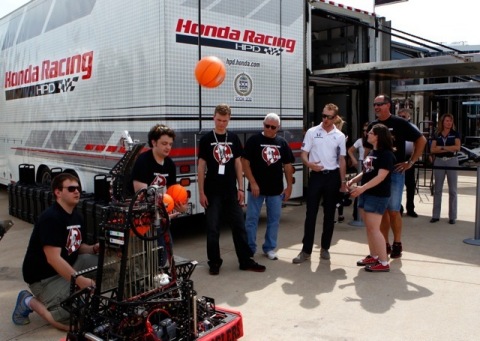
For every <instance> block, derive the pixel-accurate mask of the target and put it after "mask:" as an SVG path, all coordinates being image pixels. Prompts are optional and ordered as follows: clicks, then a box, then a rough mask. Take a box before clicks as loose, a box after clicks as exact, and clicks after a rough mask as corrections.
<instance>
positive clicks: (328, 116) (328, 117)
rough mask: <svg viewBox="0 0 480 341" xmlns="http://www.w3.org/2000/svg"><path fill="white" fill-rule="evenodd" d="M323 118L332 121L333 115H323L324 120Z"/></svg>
mask: <svg viewBox="0 0 480 341" xmlns="http://www.w3.org/2000/svg"><path fill="white" fill-rule="evenodd" d="M325 118H326V119H329V120H333V119H334V118H335V115H325V114H323V115H322V119H325Z"/></svg>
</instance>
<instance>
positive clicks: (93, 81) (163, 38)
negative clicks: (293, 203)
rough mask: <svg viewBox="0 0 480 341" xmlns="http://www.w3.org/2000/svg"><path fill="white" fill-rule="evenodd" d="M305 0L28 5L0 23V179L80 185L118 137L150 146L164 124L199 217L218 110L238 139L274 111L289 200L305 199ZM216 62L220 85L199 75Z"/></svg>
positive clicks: (104, 168)
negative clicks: (199, 177) (206, 150)
mask: <svg viewBox="0 0 480 341" xmlns="http://www.w3.org/2000/svg"><path fill="white" fill-rule="evenodd" d="M307 7H308V6H307V4H306V2H305V1H302V0H289V1H281V0H267V1H260V2H259V1H256V0H245V1H234V0H217V1H205V0H204V1H200V0H178V1H166V0H164V1H161V0H158V1H154V0H138V1H127V0H82V1H78V0H62V1H60V0H32V1H31V2H29V3H27V4H26V5H24V6H23V7H21V8H20V9H18V10H16V11H14V12H12V13H11V14H9V15H7V16H5V17H3V18H2V19H0V47H1V52H0V82H1V84H3V89H2V90H3V91H2V94H1V96H0V183H1V184H4V185H6V184H9V183H12V182H16V181H18V180H19V165H21V164H29V165H34V166H35V180H36V181H37V182H39V183H45V182H48V181H49V180H50V177H51V171H52V169H54V168H57V169H62V170H63V171H67V172H72V173H74V174H76V175H77V176H78V177H79V178H80V181H81V184H82V186H83V189H84V190H86V191H87V192H93V190H94V176H95V175H97V174H102V173H108V172H109V170H110V169H111V168H112V167H113V166H114V165H115V164H116V163H117V162H118V160H119V159H120V158H121V157H122V155H123V154H124V152H125V148H124V146H123V143H122V140H123V139H122V134H123V132H124V131H125V130H127V131H129V132H130V135H131V137H132V138H133V139H134V140H139V141H141V142H147V141H146V136H147V132H148V130H149V129H150V127H152V126H153V125H154V124H156V123H164V124H167V125H168V126H170V127H171V128H173V129H174V130H175V132H176V134H177V139H176V141H175V144H174V149H173V151H172V154H171V156H172V157H173V159H174V161H175V163H176V164H177V167H178V169H177V177H178V179H177V180H178V181H181V183H182V184H184V185H186V187H187V188H188V190H189V191H190V193H191V202H192V212H191V213H193V214H195V213H200V212H202V208H201V206H200V205H199V204H198V200H197V191H196V149H197V141H198V139H199V135H201V134H202V133H204V132H206V131H209V130H210V129H212V127H213V120H212V116H213V110H214V107H215V106H216V105H217V104H219V103H227V104H229V105H230V106H231V107H232V121H231V123H230V126H229V128H230V129H232V130H233V131H235V132H237V133H238V134H239V135H240V136H241V138H242V139H243V140H245V139H246V138H248V137H249V136H250V135H251V134H253V133H255V132H258V131H259V130H261V129H262V120H263V117H264V116H265V115H266V114H267V113H269V112H276V113H277V114H279V115H280V117H281V119H282V131H281V134H283V135H284V137H285V138H286V139H287V141H288V142H289V143H290V145H291V146H292V148H293V150H294V152H295V155H296V157H297V159H296V164H295V169H296V173H295V174H294V176H295V184H294V190H293V193H292V197H299V196H302V194H303V181H302V179H303V177H302V173H303V172H302V168H303V167H302V165H301V161H300V158H299V149H300V146H301V142H302V139H303V128H304V123H303V117H304V115H303V112H304V82H305V76H304V75H305V43H304V42H305V39H304V34H305V13H306V11H305V9H306V8H307ZM207 55H215V56H217V57H219V58H221V59H222V60H223V61H224V63H225V65H226V69H227V74H226V79H225V81H224V83H223V84H222V85H221V86H219V87H218V88H215V89H203V88H200V87H199V86H198V84H197V83H196V81H195V78H194V67H195V64H196V62H197V61H198V60H199V59H200V58H201V57H203V56H207Z"/></svg>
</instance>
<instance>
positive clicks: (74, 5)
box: [45, 0, 96, 32]
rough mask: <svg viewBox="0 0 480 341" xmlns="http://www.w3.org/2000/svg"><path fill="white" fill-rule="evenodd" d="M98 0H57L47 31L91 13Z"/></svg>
mask: <svg viewBox="0 0 480 341" xmlns="http://www.w3.org/2000/svg"><path fill="white" fill-rule="evenodd" d="M95 2H96V0H81V1H79V0H57V1H55V6H54V7H53V10H52V14H51V15H50V19H49V20H48V24H47V27H46V29H45V32H48V31H50V30H53V29H54V28H57V27H59V26H62V25H65V24H68V23H69V22H72V21H74V20H76V19H78V18H81V17H84V16H86V15H89V14H90V12H91V11H92V9H93V6H95Z"/></svg>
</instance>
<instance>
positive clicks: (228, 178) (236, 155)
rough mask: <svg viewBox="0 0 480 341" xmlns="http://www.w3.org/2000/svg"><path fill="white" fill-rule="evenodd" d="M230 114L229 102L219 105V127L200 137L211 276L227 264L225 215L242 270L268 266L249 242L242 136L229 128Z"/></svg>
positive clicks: (200, 177) (200, 176) (215, 117)
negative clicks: (244, 207) (222, 231)
mask: <svg viewBox="0 0 480 341" xmlns="http://www.w3.org/2000/svg"><path fill="white" fill-rule="evenodd" d="M230 117H231V110H230V107H229V106H228V105H226V104H220V105H217V107H216V108H215V113H214V115H213V121H214V124H215V127H214V129H213V131H211V132H209V133H207V134H206V135H204V136H203V137H202V138H201V139H200V144H199V154H198V193H199V196H200V204H201V205H202V207H203V208H205V215H206V225H207V257H208V265H209V267H210V271H209V272H210V274H211V275H218V274H219V273H220V267H221V266H222V263H223V260H222V258H221V256H220V242H219V238H220V218H221V216H222V215H223V216H225V218H226V219H227V220H228V221H229V223H230V226H231V229H232V235H233V243H234V245H235V252H236V254H237V258H238V262H239V263H240V270H249V271H255V272H264V271H265V266H263V265H260V264H258V263H256V262H255V261H254V260H253V259H252V256H253V253H252V251H251V250H250V248H249V246H248V243H247V236H246V233H245V220H244V218H243V210H242V207H241V205H242V204H243V201H244V195H245V193H244V188H243V174H242V173H243V172H242V163H241V161H240V157H241V156H242V145H241V142H240V139H239V138H238V136H237V135H236V134H235V133H233V132H230V131H228V130H227V126H228V123H229V121H230ZM237 184H238V188H237Z"/></svg>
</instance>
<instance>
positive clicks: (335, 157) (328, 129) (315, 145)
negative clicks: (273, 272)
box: [292, 103, 347, 264]
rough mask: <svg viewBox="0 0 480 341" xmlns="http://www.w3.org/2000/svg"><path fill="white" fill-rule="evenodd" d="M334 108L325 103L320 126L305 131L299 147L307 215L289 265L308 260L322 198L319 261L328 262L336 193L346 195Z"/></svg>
mask: <svg viewBox="0 0 480 341" xmlns="http://www.w3.org/2000/svg"><path fill="white" fill-rule="evenodd" d="M337 115H338V107H337V106H336V105H335V104H331V103H330V104H327V105H326V106H325V108H324V109H323V115H322V123H320V124H319V125H318V126H315V127H312V128H310V129H308V131H307V133H306V134H305V138H304V140H303V144H302V153H301V158H302V161H303V164H304V165H305V166H306V167H307V168H308V169H309V170H310V179H309V182H308V189H307V213H306V218H305V225H304V235H303V241H302V242H303V247H302V251H301V252H300V253H299V254H298V256H297V257H295V258H294V259H293V260H292V262H293V263H295V264H299V263H303V262H305V261H306V260H308V259H310V256H311V254H312V249H313V242H314V238H315V224H316V222H317V213H318V208H319V205H320V201H321V200H322V198H323V212H324V217H323V233H322V241H321V250H320V258H322V259H326V260H328V259H330V253H329V251H328V250H329V249H330V244H331V242H332V236H333V227H334V225H335V210H336V204H337V199H338V192H339V191H341V192H346V191H347V188H346V181H345V173H346V162H345V155H346V153H347V152H346V145H345V135H344V134H343V133H342V132H341V131H340V130H338V129H337V128H336V127H335V124H334V122H335V118H336V116H337Z"/></svg>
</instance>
